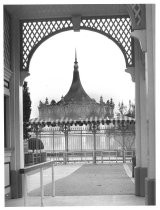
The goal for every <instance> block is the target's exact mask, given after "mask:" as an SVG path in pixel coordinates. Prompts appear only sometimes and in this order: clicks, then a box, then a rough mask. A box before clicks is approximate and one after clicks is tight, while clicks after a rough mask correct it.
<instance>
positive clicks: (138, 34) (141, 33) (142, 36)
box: [131, 30, 147, 52]
mask: <svg viewBox="0 0 160 210" xmlns="http://www.w3.org/2000/svg"><path fill="white" fill-rule="evenodd" d="M131 36H132V37H135V38H137V39H138V40H139V42H140V46H141V50H142V52H147V39H146V30H134V31H132V32H131Z"/></svg>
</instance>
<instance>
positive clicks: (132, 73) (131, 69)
mask: <svg viewBox="0 0 160 210" xmlns="http://www.w3.org/2000/svg"><path fill="white" fill-rule="evenodd" d="M125 72H127V73H129V74H130V75H131V78H132V82H135V67H127V69H125Z"/></svg>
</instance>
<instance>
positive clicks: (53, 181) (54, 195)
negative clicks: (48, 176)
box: [52, 164, 55, 197]
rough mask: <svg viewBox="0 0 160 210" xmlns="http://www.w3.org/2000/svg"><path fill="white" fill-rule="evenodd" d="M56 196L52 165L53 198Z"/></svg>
mask: <svg viewBox="0 0 160 210" xmlns="http://www.w3.org/2000/svg"><path fill="white" fill-rule="evenodd" d="M54 196H55V180H54V165H53V164H52V197H54Z"/></svg>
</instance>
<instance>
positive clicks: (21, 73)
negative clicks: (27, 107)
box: [20, 71, 30, 86]
mask: <svg viewBox="0 0 160 210" xmlns="http://www.w3.org/2000/svg"><path fill="white" fill-rule="evenodd" d="M29 75H30V73H29V72H28V71H21V72H20V85H21V86H22V85H23V82H24V80H25V78H26V77H28V76H29Z"/></svg>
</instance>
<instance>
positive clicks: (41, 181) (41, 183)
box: [40, 168, 44, 206]
mask: <svg viewBox="0 0 160 210" xmlns="http://www.w3.org/2000/svg"><path fill="white" fill-rule="evenodd" d="M40 189H41V206H43V196H44V188H43V168H40Z"/></svg>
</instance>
